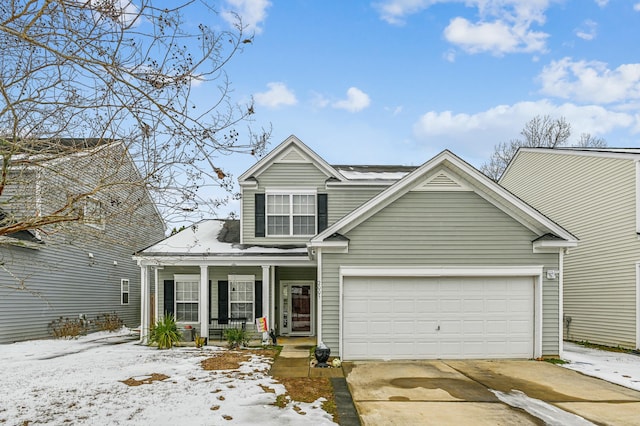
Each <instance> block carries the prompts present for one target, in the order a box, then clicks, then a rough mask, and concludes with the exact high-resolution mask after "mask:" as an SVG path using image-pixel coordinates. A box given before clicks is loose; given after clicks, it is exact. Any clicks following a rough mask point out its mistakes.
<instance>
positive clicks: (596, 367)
mask: <svg viewBox="0 0 640 426" xmlns="http://www.w3.org/2000/svg"><path fill="white" fill-rule="evenodd" d="M562 358H563V359H564V360H565V361H569V364H563V365H562V366H563V367H565V368H570V369H571V370H575V371H579V372H581V373H583V374H586V375H589V376H593V377H599V378H601V379H604V380H606V381H608V382H611V383H616V384H618V385H622V386H625V387H628V388H631V389H635V390H638V391H640V356H638V355H634V354H627V353H620V352H610V351H605V350H600V349H591V348H586V347H584V346H581V345H576V344H575V343H570V342H565V343H564V355H563V356H562Z"/></svg>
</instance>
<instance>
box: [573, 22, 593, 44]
mask: <svg viewBox="0 0 640 426" xmlns="http://www.w3.org/2000/svg"><path fill="white" fill-rule="evenodd" d="M597 30H598V24H597V23H596V22H594V21H592V20H591V19H587V20H586V21H584V22H583V23H582V27H580V28H578V29H576V31H575V32H576V35H577V36H578V37H580V38H581V39H583V40H593V39H594V38H596V35H597Z"/></svg>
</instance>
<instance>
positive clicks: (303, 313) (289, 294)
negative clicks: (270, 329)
mask: <svg viewBox="0 0 640 426" xmlns="http://www.w3.org/2000/svg"><path fill="white" fill-rule="evenodd" d="M280 288H281V291H280V307H281V309H280V334H281V335H285V336H312V335H313V334H314V333H313V331H314V330H315V327H314V322H315V321H314V319H315V318H314V316H315V315H314V314H315V312H314V308H315V297H314V295H315V283H314V282H313V281H281V282H280Z"/></svg>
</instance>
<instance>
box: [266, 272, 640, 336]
mask: <svg viewBox="0 0 640 426" xmlns="http://www.w3.org/2000/svg"><path fill="white" fill-rule="evenodd" d="M269 284H271V285H270V286H269V296H271V297H269V318H268V320H269V329H270V330H271V329H275V328H276V324H277V321H276V268H271V277H270V281H269ZM638 306H640V303H639V304H638ZM639 323H640V321H639ZM638 329H639V330H640V327H639V328H638ZM274 332H275V331H274Z"/></svg>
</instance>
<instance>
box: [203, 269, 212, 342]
mask: <svg viewBox="0 0 640 426" xmlns="http://www.w3.org/2000/svg"><path fill="white" fill-rule="evenodd" d="M210 300H211V295H210V294H209V267H208V266H203V265H201V266H200V336H201V337H206V338H207V339H209V302H210Z"/></svg>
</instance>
